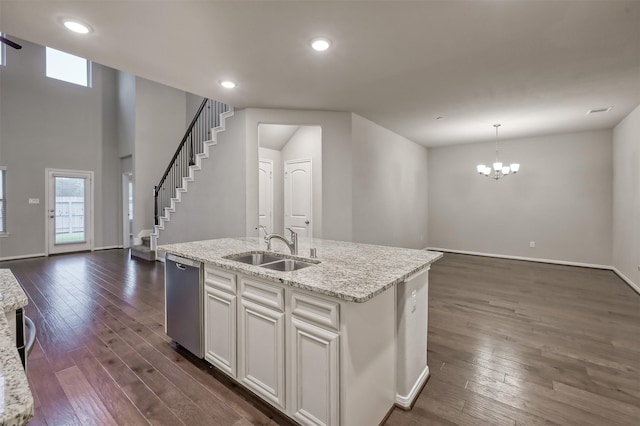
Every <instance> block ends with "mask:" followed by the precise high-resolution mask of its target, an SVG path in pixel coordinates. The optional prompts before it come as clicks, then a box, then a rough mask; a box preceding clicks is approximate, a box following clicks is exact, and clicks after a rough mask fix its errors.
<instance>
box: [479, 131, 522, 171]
mask: <svg viewBox="0 0 640 426" xmlns="http://www.w3.org/2000/svg"><path fill="white" fill-rule="evenodd" d="M493 127H495V128H496V161H495V162H494V163H493V168H491V167H488V166H485V165H484V164H478V166H477V167H476V169H477V170H478V173H480V174H481V175H483V176H486V177H489V178H491V179H495V180H498V179H500V178H503V177H505V176H506V175H508V174H509V173H513V174H516V173H518V170H520V164H518V163H511V164H510V165H508V166H503V165H502V162H500V160H498V127H500V124H494V125H493Z"/></svg>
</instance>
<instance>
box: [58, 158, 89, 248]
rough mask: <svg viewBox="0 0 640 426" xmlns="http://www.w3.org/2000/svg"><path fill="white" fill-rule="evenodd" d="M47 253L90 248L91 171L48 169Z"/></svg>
mask: <svg viewBox="0 0 640 426" xmlns="http://www.w3.org/2000/svg"><path fill="white" fill-rule="evenodd" d="M47 180H48V182H47V183H48V191H47V235H48V253H49V254H53V253H66V252H72V251H82V250H91V249H92V240H93V232H92V225H93V191H92V186H93V183H92V182H93V172H82V171H68V170H48V171H47Z"/></svg>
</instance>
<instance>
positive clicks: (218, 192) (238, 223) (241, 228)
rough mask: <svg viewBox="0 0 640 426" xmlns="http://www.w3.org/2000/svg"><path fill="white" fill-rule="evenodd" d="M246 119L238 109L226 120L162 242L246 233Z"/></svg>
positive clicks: (172, 216)
mask: <svg viewBox="0 0 640 426" xmlns="http://www.w3.org/2000/svg"><path fill="white" fill-rule="evenodd" d="M245 119H246V117H245V112H244V111H236V112H235V115H234V116H233V117H231V118H230V119H228V120H226V130H225V131H224V132H221V133H219V135H218V139H217V142H218V143H217V145H216V146H213V147H211V148H210V150H209V158H206V159H203V161H202V169H201V170H199V171H197V172H196V174H195V180H194V181H193V182H190V183H189V186H188V192H186V193H183V194H182V202H181V203H179V204H178V205H177V207H176V212H175V213H172V214H171V217H170V221H169V222H166V223H165V230H164V231H161V232H160V237H159V239H158V244H171V243H177V242H185V241H194V240H206V239H211V238H223V237H238V236H244V235H245V227H246V216H245V211H246V206H245V191H246V180H245V178H246V171H245V164H246V163H245V160H244V159H245V156H246V145H245V143H244V140H245V139H246V137H245ZM256 151H257V150H256ZM256 161H257V160H256ZM257 164H258V163H257V162H256V163H255V168H257ZM256 176H257V175H256ZM256 220H257V210H256Z"/></svg>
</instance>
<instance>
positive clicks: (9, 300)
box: [0, 269, 34, 426]
mask: <svg viewBox="0 0 640 426" xmlns="http://www.w3.org/2000/svg"><path fill="white" fill-rule="evenodd" d="M27 303H28V299H27V296H26V295H25V293H24V291H23V290H22V287H20V284H19V283H18V281H17V280H16V279H15V277H14V276H13V273H11V271H10V270H9V269H0V425H3V426H5V425H7V426H13V425H24V424H27V422H28V421H29V420H31V418H32V417H33V409H34V405H33V395H32V394H31V389H30V388H29V382H28V381H27V375H26V374H25V371H24V368H23V367H22V362H21V361H20V356H19V355H18V350H17V349H16V342H15V340H14V337H13V331H12V330H11V327H10V326H9V322H8V321H7V318H6V314H7V313H12V312H15V310H16V309H19V308H22V307H24V306H26V305H27Z"/></svg>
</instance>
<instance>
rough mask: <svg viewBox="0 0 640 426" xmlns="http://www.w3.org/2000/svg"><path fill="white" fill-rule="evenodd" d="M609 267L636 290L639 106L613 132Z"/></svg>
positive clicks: (639, 233) (639, 262)
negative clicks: (611, 261)
mask: <svg viewBox="0 0 640 426" xmlns="http://www.w3.org/2000/svg"><path fill="white" fill-rule="evenodd" d="M613 266H614V267H616V268H617V269H618V270H619V271H620V272H621V273H622V274H624V275H625V276H626V277H627V279H629V280H631V281H632V282H633V283H634V284H635V285H636V288H637V289H640V270H639V269H638V268H640V106H638V107H637V108H636V109H635V110H634V111H633V112H631V114H629V115H628V116H627V118H625V119H624V120H623V121H622V122H620V124H618V125H617V126H616V127H615V128H614V130H613Z"/></svg>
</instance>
